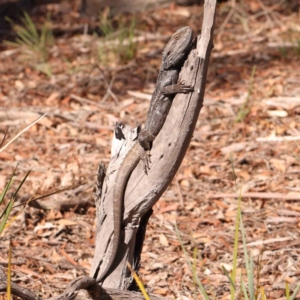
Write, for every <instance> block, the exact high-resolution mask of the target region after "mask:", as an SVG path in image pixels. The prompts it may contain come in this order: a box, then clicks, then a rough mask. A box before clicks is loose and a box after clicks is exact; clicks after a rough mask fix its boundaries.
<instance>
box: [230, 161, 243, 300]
mask: <svg viewBox="0 0 300 300" xmlns="http://www.w3.org/2000/svg"><path fill="white" fill-rule="evenodd" d="M232 169H233V172H234V168H233V163H232ZM241 201H242V198H241V196H240V197H239V199H238V209H237V214H236V220H235V232H234V246H233V266H232V273H231V281H232V282H233V283H235V281H236V268H237V259H238V246H239V226H240V217H241ZM230 291H231V300H234V289H233V287H232V286H230Z"/></svg>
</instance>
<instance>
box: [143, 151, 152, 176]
mask: <svg viewBox="0 0 300 300" xmlns="http://www.w3.org/2000/svg"><path fill="white" fill-rule="evenodd" d="M141 160H142V162H143V164H144V171H145V174H146V175H148V170H150V163H151V154H150V151H145V152H144V154H143V155H141Z"/></svg>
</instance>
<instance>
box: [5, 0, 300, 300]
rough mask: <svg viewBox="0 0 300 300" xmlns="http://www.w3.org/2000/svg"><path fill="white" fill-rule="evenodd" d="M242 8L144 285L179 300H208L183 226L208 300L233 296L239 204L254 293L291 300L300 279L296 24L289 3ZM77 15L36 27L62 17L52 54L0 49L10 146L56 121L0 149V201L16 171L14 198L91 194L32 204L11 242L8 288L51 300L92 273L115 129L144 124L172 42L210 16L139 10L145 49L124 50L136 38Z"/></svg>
mask: <svg viewBox="0 0 300 300" xmlns="http://www.w3.org/2000/svg"><path fill="white" fill-rule="evenodd" d="M263 2H264V4H263ZM232 3H234V2H233V1H232V2H231V1H229V2H228V3H222V4H219V5H218V8H217V17H216V26H215V36H214V49H213V51H212V55H211V61H210V65H209V70H208V77H207V85H206V91H205V100H204V106H203V108H202V110H201V113H200V116H199V120H198V123H197V127H196V130H195V132H194V137H193V139H192V142H191V144H190V147H189V149H188V151H187V154H186V156H185V158H184V161H183V163H182V165H181V167H180V169H179V171H178V173H177V175H176V177H175V179H174V180H173V182H172V184H171V185H170V187H169V188H168V190H167V191H166V192H165V193H164V195H163V196H162V197H161V199H160V200H159V202H158V203H157V204H156V205H155V206H154V213H153V216H152V217H151V219H150V222H149V226H148V229H147V235H146V239H145V243H144V248H143V253H142V261H141V269H140V276H141V278H142V280H143V282H144V283H145V284H146V285H147V288H148V290H149V291H150V292H152V293H154V294H157V295H160V296H163V297H169V298H172V299H196V298H199V299H201V294H200V291H199V290H198V289H197V287H196V285H195V283H194V280H193V276H192V271H191V270H190V268H189V266H188V264H187V257H186V256H185V255H184V252H183V250H182V248H181V245H180V242H179V240H178V237H177V233H176V230H175V222H176V223H177V224H178V228H179V232H180V234H181V238H182V240H183V245H184V246H185V249H186V251H187V252H188V255H189V257H190V258H191V259H192V258H193V257H194V256H195V266H196V270H197V274H198V276H199V278H200V280H201V282H202V284H203V285H204V287H205V289H206V291H207V293H208V294H209V295H210V298H211V299H229V295H230V290H229V286H230V285H229V282H228V278H227V276H226V275H225V274H224V272H223V271H222V267H225V268H226V269H228V270H229V271H230V269H231V268H232V263H233V248H234V232H235V220H236V215H237V207H238V196H239V194H241V195H242V204H241V209H242V216H243V224H244V227H245V232H246V240H247V247H248V250H249V253H252V255H253V258H254V264H255V270H256V272H257V273H256V280H257V282H256V285H257V288H258V293H259V292H261V290H262V289H260V288H263V290H264V292H265V294H266V297H267V299H286V298H285V290H286V283H289V288H290V290H291V291H293V290H294V289H295V287H296V285H297V284H298V283H299V279H300V243H299V240H300V202H299V201H300V63H299V59H300V25H299V24H300V22H299V19H300V15H299V11H292V10H289V8H288V7H287V6H288V1H260V0H255V1H243V2H242V4H238V3H236V4H235V5H234V6H232ZM68 9H70V8H68V5H67V4H52V5H47V6H43V7H40V8H39V10H37V11H36V12H35V13H33V14H32V15H31V17H32V20H33V22H34V23H36V24H43V22H45V20H46V15H47V13H50V14H51V16H52V17H51V24H52V26H53V29H54V30H53V32H54V36H53V40H52V44H51V45H50V46H47V47H44V46H43V45H41V44H40V45H39V46H38V47H36V48H35V49H34V47H33V46H31V47H28V46H25V45H21V44H22V43H21V44H19V45H15V46H12V45H7V44H5V43H4V42H3V43H2V44H1V48H0V50H1V52H0V60H1V64H0V74H1V77H0V105H1V107H2V109H1V111H0V132H1V139H2V136H4V132H5V130H6V127H7V126H9V129H8V137H7V141H8V140H9V139H11V138H12V137H13V136H14V135H15V134H17V133H18V132H20V131H21V130H22V129H23V128H25V127H26V126H27V125H29V124H30V123H31V122H32V121H34V120H35V119H37V118H38V117H39V116H41V114H42V113H47V115H46V116H45V117H44V118H43V119H41V120H40V121H39V122H38V123H37V124H36V125H34V126H32V127H31V128H30V129H29V130H27V131H26V132H25V133H24V134H23V135H21V136H20V137H19V138H18V139H17V140H16V141H15V142H14V143H12V144H11V145H10V146H9V147H8V148H7V149H6V150H5V151H3V152H0V168H1V172H0V190H3V188H4V186H5V184H6V183H7V182H8V179H9V178H10V176H11V174H12V173H13V170H14V168H15V167H16V166H18V167H17V171H16V179H15V182H14V186H16V184H17V183H18V182H20V181H21V180H22V178H23V177H24V175H25V174H26V172H27V171H28V170H31V173H30V175H29V177H28V179H27V180H26V182H25V184H24V186H23V187H22V189H21V191H20V192H19V197H18V201H21V200H23V201H24V200H25V199H29V198H30V197H35V196H39V195H43V194H46V193H49V192H52V191H54V190H57V189H61V188H63V187H66V186H70V185H76V184H79V183H82V182H86V184H85V185H83V186H80V187H78V188H76V189H75V190H71V191H68V192H64V193H60V194H57V195H54V196H51V197H49V198H47V199H44V200H42V203H43V204H40V203H39V202H37V201H35V202H32V203H31V204H30V205H28V206H27V207H26V209H25V210H24V211H23V212H22V213H20V214H19V216H18V217H17V219H16V220H15V221H14V222H13V223H11V225H10V226H9V228H8V229H7V230H6V231H5V232H4V234H3V235H2V237H1V243H0V266H2V267H4V268H7V261H8V256H7V249H8V245H9V237H11V238H12V245H13V256H12V264H13V265H12V268H13V271H14V272H13V280H14V281H15V282H17V283H20V284H21V285H23V286H26V287H27V288H29V289H31V290H33V291H35V292H36V293H38V292H39V293H40V294H41V295H42V296H43V297H48V296H49V297H50V296H54V295H57V294H58V293H59V292H61V291H62V290H63V289H64V287H65V285H64V283H63V282H64V281H65V283H67V282H69V281H71V280H72V279H73V278H74V277H77V276H80V275H88V273H89V269H90V265H91V261H92V258H93V252H94V243H95V240H94V237H95V223H94V220H95V213H96V209H95V206H94V202H93V186H94V183H95V175H96V171H97V167H98V163H100V162H104V163H105V164H108V162H109V160H110V148H111V140H112V135H113V128H114V124H115V122H116V121H123V122H125V123H127V124H130V125H131V126H136V125H137V124H143V122H144V120H145V117H146V113H147V108H148V106H149V101H148V99H149V96H150V95H151V93H152V92H153V90H154V86H155V80H156V76H157V71H158V67H159V65H160V62H161V52H162V49H163V47H164V45H165V43H166V41H167V40H168V38H170V36H171V35H172V33H173V32H175V30H176V29H178V28H180V27H182V26H186V25H189V26H190V27H191V28H192V29H193V30H194V33H195V34H199V33H200V31H201V23H202V14H203V7H202V6H191V7H180V6H176V5H168V6H165V7H163V8H159V9H156V10H153V11H149V12H147V13H146V12H143V13H139V14H137V15H136V17H135V24H133V23H132V24H131V25H130V24H129V27H130V26H132V28H134V38H135V40H136V41H137V44H136V43H135V42H129V44H127V45H125V44H124V41H127V42H128V40H126V39H127V37H128V36H130V34H129V35H127V36H125V38H124V37H123V36H121V33H120V31H118V30H117V29H116V32H115V33H114V39H115V43H113V42H112V41H111V40H108V37H101V36H98V35H96V34H90V33H91V32H92V31H96V29H95V24H92V25H91V24H89V25H85V24H87V19H84V18H82V17H80V15H79V14H78V13H76V11H72V10H71V11H70V10H68ZM54 16H55V17H54ZM123 19H124V20H125V19H126V20H129V17H126V18H125V17H124V18H123ZM49 22H50V21H49ZM49 22H48V23H47V24H48V25H49ZM118 22H119V24H122V21H121V18H119V19H115V21H114V23H113V24H112V25H113V26H114V28H116V27H117V25H116V24H117V23H118ZM90 23H91V22H90ZM129 23H130V22H129ZM109 24H110V23H108V25H109ZM106 25H107V24H106ZM110 25H111V24H110ZM40 26H41V25H40ZM93 26H94V27H93ZM122 26H123V25H122ZM122 26H119V27H122ZM104 27H105V25H103V24H102V27H101V26H100V29H102V30H104V29H105V28H108V31H109V30H111V29H110V28H109V26H106V27H105V28H104ZM130 30H132V29H130ZM130 30H129V32H130ZM46 33H49V32H47V31H46ZM45 36H47V34H45ZM49 37H51V34H50V33H49ZM49 43H50V41H49ZM233 170H234V171H233ZM41 205H42V206H41ZM43 207H47V208H49V209H45V208H43ZM239 241H240V244H239V247H240V248H239V249H240V251H239V257H238V272H239V274H242V275H243V276H244V277H245V263H244V256H243V249H242V247H243V246H242V241H241V238H240V239H239ZM195 249H197V251H195ZM245 280H246V279H245ZM2 297H5V296H0V299H2ZM241 299H242V298H241Z"/></svg>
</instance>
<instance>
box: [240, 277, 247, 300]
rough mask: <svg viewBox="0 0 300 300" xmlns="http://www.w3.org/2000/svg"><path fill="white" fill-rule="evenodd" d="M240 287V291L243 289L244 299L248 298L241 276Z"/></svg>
mask: <svg viewBox="0 0 300 300" xmlns="http://www.w3.org/2000/svg"><path fill="white" fill-rule="evenodd" d="M241 287H242V291H243V294H244V298H245V300H249V297H248V293H247V289H246V285H245V282H244V280H243V279H242V277H241Z"/></svg>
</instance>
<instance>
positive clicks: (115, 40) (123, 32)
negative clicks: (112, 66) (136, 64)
mask: <svg viewBox="0 0 300 300" xmlns="http://www.w3.org/2000/svg"><path fill="white" fill-rule="evenodd" d="M135 27H136V19H135V17H132V18H131V22H130V24H127V23H126V22H125V20H124V19H123V18H121V17H120V18H119V20H117V27H116V28H115V27H114V26H113V20H112V19H111V18H110V16H109V11H108V12H107V11H106V12H104V13H102V14H101V15H100V23H99V28H100V30H101V32H102V33H103V36H104V41H103V43H101V45H100V46H99V47H98V58H99V60H100V61H104V62H107V61H114V62H116V60H117V61H118V62H122V63H126V62H128V61H130V60H132V59H133V58H134V56H135V54H136V49H137V47H136V46H137V43H136V42H135V41H134V31H135Z"/></svg>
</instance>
